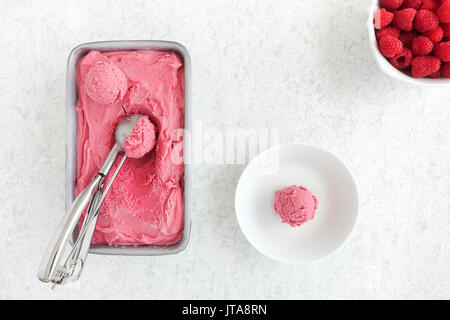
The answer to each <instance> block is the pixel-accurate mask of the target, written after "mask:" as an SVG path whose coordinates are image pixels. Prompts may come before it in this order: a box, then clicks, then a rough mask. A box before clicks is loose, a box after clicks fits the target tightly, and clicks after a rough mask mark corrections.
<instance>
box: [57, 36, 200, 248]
mask: <svg viewBox="0 0 450 320" xmlns="http://www.w3.org/2000/svg"><path fill="white" fill-rule="evenodd" d="M148 49H151V50H160V51H169V52H175V53H176V54H178V55H179V56H180V57H181V58H182V59H183V63H184V84H185V86H184V95H185V97H184V104H185V105H184V107H185V112H184V117H185V122H184V126H185V129H186V130H187V131H188V132H192V127H191V60H190V57H189V53H188V51H187V50H186V48H185V47H183V46H182V45H181V44H179V43H176V42H170V41H154V40H137V41H128V40H123V41H103V42H90V43H84V44H81V45H79V46H77V47H75V48H74V49H73V50H72V51H71V53H70V55H69V59H68V61H67V79H66V150H65V151H66V169H65V174H66V185H65V209H66V211H68V210H69V208H70V206H71V204H72V202H73V200H74V199H75V182H76V156H77V148H76V146H77V144H76V139H77V113H76V105H77V101H78V92H77V82H76V80H77V79H76V76H77V72H76V69H77V65H78V61H79V60H80V59H81V58H83V57H84V56H85V55H86V54H87V53H88V52H89V51H91V50H97V51H100V52H101V51H121V50H130V51H133V50H148ZM189 148H190V143H185V145H184V154H185V155H186V154H190V150H189ZM190 169H191V168H190V166H189V164H186V162H185V165H184V203H185V206H184V229H183V237H182V239H181V240H180V241H179V242H178V243H176V244H173V245H167V246H164V245H163V246H161V245H134V246H133V245H131V246H123V245H120V246H119V245H117V246H109V245H91V248H90V249H89V252H90V253H98V254H109V255H139V256H146V255H149V256H157V255H167V254H176V253H179V252H181V251H182V250H183V249H184V248H186V246H187V244H188V242H189V236H190V232H191V194H190V191H191V170H190ZM77 234H78V230H75V231H74V235H73V238H72V241H71V242H72V244H73V241H74V239H75V237H76V235H77Z"/></svg>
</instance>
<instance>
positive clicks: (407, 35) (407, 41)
mask: <svg viewBox="0 0 450 320" xmlns="http://www.w3.org/2000/svg"><path fill="white" fill-rule="evenodd" d="M417 36H418V33H417V32H415V31H406V32H405V31H402V32H400V35H399V36H398V39H399V40H400V41H401V42H402V43H403V46H404V47H406V48H411V42H412V41H413V39H414V38H415V37H417Z"/></svg>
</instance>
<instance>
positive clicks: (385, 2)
mask: <svg viewBox="0 0 450 320" xmlns="http://www.w3.org/2000/svg"><path fill="white" fill-rule="evenodd" d="M380 3H381V5H382V6H383V7H385V8H386V9H389V10H395V9H397V8H398V7H400V6H401V5H402V3H403V0H380Z"/></svg>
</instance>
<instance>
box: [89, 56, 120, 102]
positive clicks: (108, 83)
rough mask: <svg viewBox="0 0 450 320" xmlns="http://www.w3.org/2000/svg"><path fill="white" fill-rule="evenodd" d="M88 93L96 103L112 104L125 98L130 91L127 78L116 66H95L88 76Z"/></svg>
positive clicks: (105, 64) (109, 64)
mask: <svg viewBox="0 0 450 320" xmlns="http://www.w3.org/2000/svg"><path fill="white" fill-rule="evenodd" d="M85 86H86V93H87V95H88V96H89V97H90V98H91V99H92V100H94V101H96V102H98V103H101V104H111V103H114V102H116V101H118V100H120V99H122V98H123V96H124V95H125V94H126V92H127V89H128V84H127V78H126V76H125V74H124V73H123V72H122V70H120V69H119V67H117V66H116V65H114V64H112V63H107V62H103V61H102V62H98V63H96V64H94V65H93V66H92V67H91V68H90V69H89V72H88V74H87V76H86V81H85Z"/></svg>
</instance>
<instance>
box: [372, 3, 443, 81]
mask: <svg viewBox="0 0 450 320" xmlns="http://www.w3.org/2000/svg"><path fill="white" fill-rule="evenodd" d="M368 27H369V37H370V43H371V49H372V51H373V54H374V56H375V59H376V61H377V63H378V65H379V66H380V68H381V69H382V70H383V71H384V72H385V73H386V74H388V75H390V76H392V77H394V78H396V79H400V80H403V81H407V82H410V83H415V84H421V85H429V86H442V85H450V0H374V2H373V5H372V7H371V8H370V17H369V21H368Z"/></svg>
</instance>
